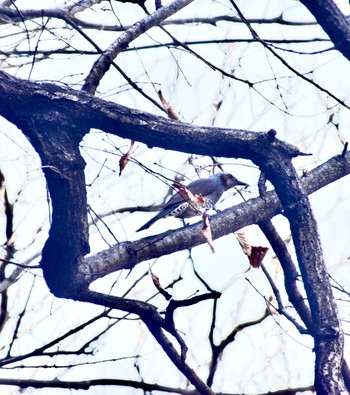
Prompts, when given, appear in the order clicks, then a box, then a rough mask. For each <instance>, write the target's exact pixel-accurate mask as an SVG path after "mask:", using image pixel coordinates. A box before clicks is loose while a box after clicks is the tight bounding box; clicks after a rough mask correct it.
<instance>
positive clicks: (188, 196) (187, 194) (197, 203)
mask: <svg viewBox="0 0 350 395" xmlns="http://www.w3.org/2000/svg"><path fill="white" fill-rule="evenodd" d="M173 187H174V188H176V189H177V190H178V191H179V194H180V195H181V196H182V197H183V198H184V199H185V200H187V201H188V202H190V203H191V206H192V207H193V208H194V209H195V210H197V212H198V215H199V214H203V213H204V211H205V210H204V207H203V203H204V196H203V195H201V194H198V195H197V194H195V195H194V194H193V193H192V192H191V191H190V190H189V189H187V188H186V187H185V186H184V185H182V184H180V183H179V182H174V184H173Z"/></svg>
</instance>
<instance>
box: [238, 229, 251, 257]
mask: <svg viewBox="0 0 350 395" xmlns="http://www.w3.org/2000/svg"><path fill="white" fill-rule="evenodd" d="M235 236H236V238H237V240H238V242H239V244H240V245H241V247H242V250H243V252H244V253H245V254H246V255H248V256H249V255H250V254H251V250H252V246H251V245H250V243H249V242H248V238H247V235H246V233H245V232H244V231H243V230H238V231H237V232H235Z"/></svg>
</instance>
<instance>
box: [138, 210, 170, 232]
mask: <svg viewBox="0 0 350 395" xmlns="http://www.w3.org/2000/svg"><path fill="white" fill-rule="evenodd" d="M163 216H164V215H163V213H162V212H159V213H158V214H157V215H156V216H154V217H153V218H151V219H150V220H149V221H148V222H146V223H145V224H144V225H142V226H141V228H139V229H137V231H136V232H141V230H145V229H148V228H149V227H150V226H151V225H153V224H154V223H155V222H156V221H158V219H159V218H162V217H163Z"/></svg>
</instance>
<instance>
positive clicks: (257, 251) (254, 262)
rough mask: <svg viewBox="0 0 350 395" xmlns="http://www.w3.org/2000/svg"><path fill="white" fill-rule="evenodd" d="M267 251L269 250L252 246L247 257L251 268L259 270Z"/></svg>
mask: <svg viewBox="0 0 350 395" xmlns="http://www.w3.org/2000/svg"><path fill="white" fill-rule="evenodd" d="M268 250H269V249H268V248H267V247H261V246H252V251H251V253H250V255H249V256H248V257H249V262H250V264H251V266H252V267H254V268H259V267H260V266H261V264H262V261H263V259H264V258H265V255H266V253H267V251H268Z"/></svg>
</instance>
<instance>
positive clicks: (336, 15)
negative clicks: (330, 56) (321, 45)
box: [300, 0, 350, 60]
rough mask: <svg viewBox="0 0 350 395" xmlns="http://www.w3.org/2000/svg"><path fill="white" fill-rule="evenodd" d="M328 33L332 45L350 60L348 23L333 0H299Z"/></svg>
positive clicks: (349, 27) (349, 26)
mask: <svg viewBox="0 0 350 395" xmlns="http://www.w3.org/2000/svg"><path fill="white" fill-rule="evenodd" d="M300 2H301V3H302V4H304V6H305V7H306V8H307V9H308V10H309V11H310V12H311V14H312V15H313V16H314V17H315V19H316V20H317V22H318V24H319V25H320V26H321V27H322V29H323V30H324V31H325V32H326V33H327V34H328V36H329V38H330V39H331V41H332V42H333V44H334V46H335V47H336V48H337V50H338V51H339V52H341V53H342V54H343V55H344V56H345V57H346V58H347V59H348V60H350V23H349V20H348V19H347V18H346V17H345V15H344V14H343V13H342V12H341V11H340V9H339V8H338V6H337V5H336V4H335V2H334V1H333V0H301V1H300Z"/></svg>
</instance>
